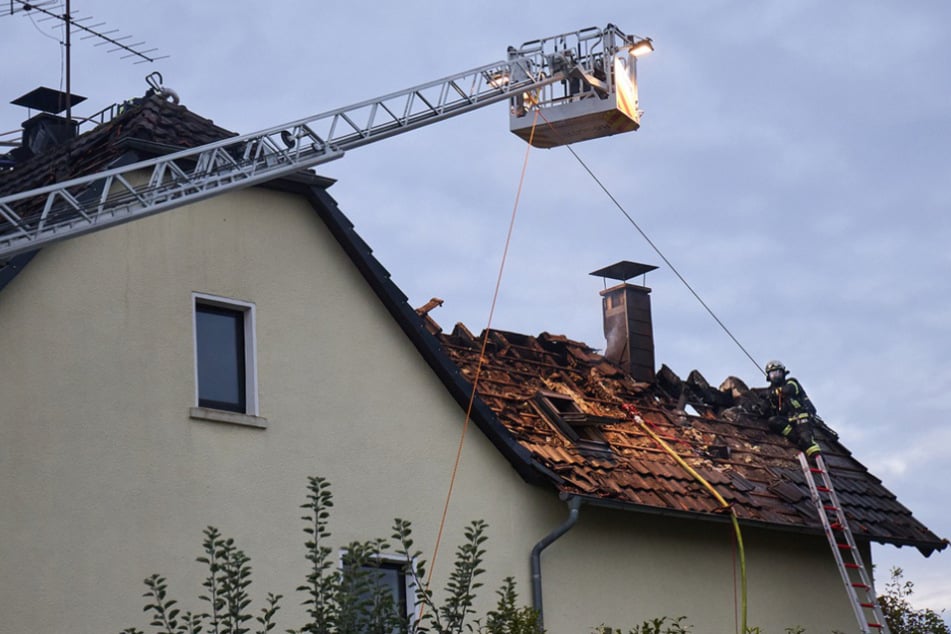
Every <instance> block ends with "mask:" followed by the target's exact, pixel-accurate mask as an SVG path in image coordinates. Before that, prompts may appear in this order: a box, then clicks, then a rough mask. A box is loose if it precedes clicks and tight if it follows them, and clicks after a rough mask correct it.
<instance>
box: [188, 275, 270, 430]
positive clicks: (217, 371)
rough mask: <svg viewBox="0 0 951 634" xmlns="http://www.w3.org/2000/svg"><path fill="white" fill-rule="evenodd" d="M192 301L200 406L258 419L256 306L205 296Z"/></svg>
mask: <svg viewBox="0 0 951 634" xmlns="http://www.w3.org/2000/svg"><path fill="white" fill-rule="evenodd" d="M192 297H193V302H194V331H195V401H196V404H197V405H198V407H199V408H203V409H207V410H222V411H226V412H235V413H237V414H248V415H251V416H256V415H257V413H258V403H257V366H256V364H255V338H254V304H251V303H248V302H242V301H238V300H234V299H228V298H225V297H216V296H213V295H205V294H201V293H193V294H192Z"/></svg>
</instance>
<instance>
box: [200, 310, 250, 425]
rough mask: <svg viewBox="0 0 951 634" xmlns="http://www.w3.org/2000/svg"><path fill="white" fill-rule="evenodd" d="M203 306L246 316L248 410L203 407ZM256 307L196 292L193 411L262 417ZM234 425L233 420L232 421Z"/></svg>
mask: <svg viewBox="0 0 951 634" xmlns="http://www.w3.org/2000/svg"><path fill="white" fill-rule="evenodd" d="M200 306H207V307H210V308H218V309H223V310H229V311H233V312H235V313H240V314H241V315H242V317H243V330H242V335H243V338H244V340H243V344H244V345H243V347H244V355H243V356H244V359H243V360H244V376H243V382H244V411H240V410H235V409H225V408H221V407H214V406H211V405H207V404H205V405H203V404H202V399H201V386H200V385H199V376H198V313H199V307H200ZM255 317H256V315H255V305H254V303H252V302H247V301H243V300H238V299H232V298H228V297H222V296H219V295H211V294H208V293H199V292H192V344H193V351H194V352H193V354H194V357H193V360H194V377H195V400H194V403H195V407H194V408H193V410H201V411H206V412H223V413H227V414H230V415H238V416H240V415H247V416H255V417H256V416H258V366H257V337H256V336H255ZM228 422H232V421H228Z"/></svg>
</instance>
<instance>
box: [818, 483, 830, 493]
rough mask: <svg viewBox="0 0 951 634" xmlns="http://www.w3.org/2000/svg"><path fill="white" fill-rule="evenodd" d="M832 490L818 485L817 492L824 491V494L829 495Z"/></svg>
mask: <svg viewBox="0 0 951 634" xmlns="http://www.w3.org/2000/svg"><path fill="white" fill-rule="evenodd" d="M831 490H832V489H830V488H829V487H823V486H819V485H818V484H817V485H816V491H822V492H823V493H828V492H829V491H831Z"/></svg>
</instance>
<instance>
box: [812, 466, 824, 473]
mask: <svg viewBox="0 0 951 634" xmlns="http://www.w3.org/2000/svg"><path fill="white" fill-rule="evenodd" d="M809 471H812V472H813V473H824V471H823V470H822V469H820V468H819V467H809Z"/></svg>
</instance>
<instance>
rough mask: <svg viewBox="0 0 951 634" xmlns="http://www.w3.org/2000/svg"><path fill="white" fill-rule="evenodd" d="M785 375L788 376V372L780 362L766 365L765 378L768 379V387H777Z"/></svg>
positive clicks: (771, 362)
mask: <svg viewBox="0 0 951 634" xmlns="http://www.w3.org/2000/svg"><path fill="white" fill-rule="evenodd" d="M787 374H789V371H788V370H787V369H786V366H784V365H783V364H782V362H781V361H770V362H769V363H767V364H766V378H767V379H769V383H770V385H773V386H778V385H779V384H780V383H782V382H783V379H785V378H786V375H787Z"/></svg>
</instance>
